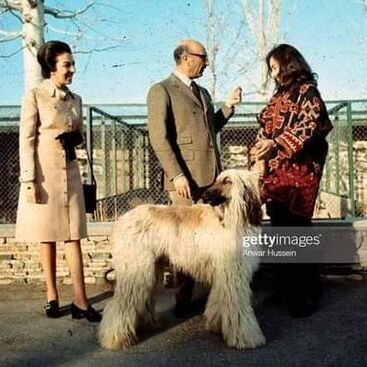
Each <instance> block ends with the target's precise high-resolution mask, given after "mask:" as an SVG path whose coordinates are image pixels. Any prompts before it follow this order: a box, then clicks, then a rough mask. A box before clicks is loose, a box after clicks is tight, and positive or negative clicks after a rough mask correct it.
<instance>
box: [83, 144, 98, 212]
mask: <svg viewBox="0 0 367 367" xmlns="http://www.w3.org/2000/svg"><path fill="white" fill-rule="evenodd" d="M86 152H87V162H88V168H89V171H90V172H91V173H92V182H91V183H88V184H83V193H84V204H85V212H86V213H93V212H94V211H95V210H96V208H97V182H96V179H95V177H94V174H93V169H92V164H91V161H90V159H89V154H88V150H87V149H86Z"/></svg>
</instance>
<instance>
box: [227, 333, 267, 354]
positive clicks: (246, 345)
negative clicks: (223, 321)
mask: <svg viewBox="0 0 367 367" xmlns="http://www.w3.org/2000/svg"><path fill="white" fill-rule="evenodd" d="M265 342H266V340H265V337H264V335H263V334H262V333H261V332H260V333H258V334H256V335H252V336H251V337H249V336H247V337H246V338H233V339H231V340H229V339H227V340H226V344H227V345H228V346H229V347H230V348H235V349H239V350H241V349H254V348H257V347H261V346H262V345H264V344H265Z"/></svg>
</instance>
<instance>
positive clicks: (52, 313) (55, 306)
mask: <svg viewBox="0 0 367 367" xmlns="http://www.w3.org/2000/svg"><path fill="white" fill-rule="evenodd" d="M44 309H45V311H46V316H47V317H51V318H52V319H56V318H57V317H60V310H59V302H58V301H49V302H47V303H46V304H45V306H44Z"/></svg>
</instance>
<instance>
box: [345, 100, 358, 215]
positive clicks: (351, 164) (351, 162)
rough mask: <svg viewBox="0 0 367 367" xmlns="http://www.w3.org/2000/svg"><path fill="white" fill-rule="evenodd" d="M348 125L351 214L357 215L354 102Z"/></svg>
mask: <svg viewBox="0 0 367 367" xmlns="http://www.w3.org/2000/svg"><path fill="white" fill-rule="evenodd" d="M347 126H348V167H349V175H348V176H349V196H350V198H351V208H350V209H351V212H352V213H351V214H352V217H355V215H356V203H355V188H354V180H355V172H354V159H353V158H354V157H353V121H352V104H351V102H348V103H347Z"/></svg>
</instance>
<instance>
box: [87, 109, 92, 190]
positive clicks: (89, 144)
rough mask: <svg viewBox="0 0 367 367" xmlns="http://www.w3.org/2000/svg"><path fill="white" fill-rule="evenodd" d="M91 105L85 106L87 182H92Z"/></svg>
mask: <svg viewBox="0 0 367 367" xmlns="http://www.w3.org/2000/svg"><path fill="white" fill-rule="evenodd" d="M92 123H93V107H91V106H88V107H87V124H86V127H87V131H86V144H87V146H86V149H87V154H88V157H89V161H90V164H89V165H88V170H87V175H88V176H87V180H88V184H91V183H92V178H93V130H92V129H93V125H92Z"/></svg>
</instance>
